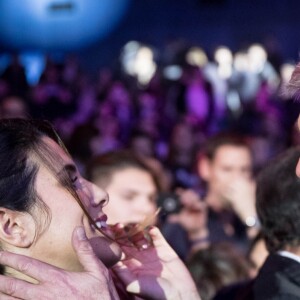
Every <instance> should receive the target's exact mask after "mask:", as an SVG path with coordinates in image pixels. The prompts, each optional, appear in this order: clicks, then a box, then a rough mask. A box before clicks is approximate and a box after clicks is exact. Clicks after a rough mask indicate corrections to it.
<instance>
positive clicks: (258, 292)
mask: <svg viewBox="0 0 300 300" xmlns="http://www.w3.org/2000/svg"><path fill="white" fill-rule="evenodd" d="M253 293H254V299H270V300H271V299H272V300H273V299H274V300H275V299H278V300H279V299H291V300H293V299H295V300H296V299H297V300H300V265H299V262H297V261H295V260H293V259H291V258H288V257H283V256H281V255H278V254H271V255H269V256H268V258H267V259H266V261H265V263H264V264H263V266H262V268H261V270H260V272H259V274H258V276H257V277H256V279H255V280H254V284H253Z"/></svg>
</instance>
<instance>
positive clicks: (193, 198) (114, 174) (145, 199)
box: [87, 151, 207, 259]
mask: <svg viewBox="0 0 300 300" xmlns="http://www.w3.org/2000/svg"><path fill="white" fill-rule="evenodd" d="M152 167H153V162H152V160H150V161H149V160H148V159H147V158H145V157H137V156H134V155H133V154H132V153H129V152H127V151H113V152H109V153H106V154H103V155H99V156H96V157H95V158H93V159H92V160H91V162H90V163H89V164H88V167H87V178H88V179H89V180H91V181H92V182H93V183H94V184H96V185H97V186H99V187H101V188H102V189H104V190H106V191H107V193H108V194H109V197H110V201H109V203H108V204H107V205H106V206H105V207H104V208H103V209H104V212H105V213H106V214H107V215H108V216H109V220H110V222H111V223H112V224H115V223H119V222H120V223H123V224H138V223H142V222H143V221H144V220H145V219H147V220H148V222H150V224H155V223H156V224H157V221H158V219H157V218H156V217H157V216H156V211H157V209H158V203H157V198H159V199H160V198H162V197H165V195H169V196H170V197H171V196H173V198H172V199H171V200H174V201H178V203H173V204H174V205H177V204H178V205H179V206H180V208H181V209H180V211H176V213H173V214H168V215H167V216H162V217H166V218H164V219H165V220H164V222H161V223H158V224H159V225H160V228H161V230H162V233H163V234H164V236H165V237H166V239H167V241H168V242H169V243H170V245H171V246H172V247H173V248H174V249H175V251H176V252H177V253H178V255H179V256H180V257H181V258H182V259H185V258H186V257H187V256H188V255H189V253H190V251H192V250H194V249H193V248H194V244H195V245H196V244H197V243H194V240H199V239H201V238H203V237H206V235H207V229H206V208H205V205H204V204H203V202H202V201H200V199H199V196H198V195H197V194H196V193H195V192H194V191H192V190H183V189H181V190H177V195H175V194H170V193H160V191H161V182H160V180H159V178H160V177H158V176H156V173H154V172H153V169H152ZM175 197H176V198H175ZM204 245H205V246H206V243H203V245H201V246H204ZM198 246H199V245H197V247H198Z"/></svg>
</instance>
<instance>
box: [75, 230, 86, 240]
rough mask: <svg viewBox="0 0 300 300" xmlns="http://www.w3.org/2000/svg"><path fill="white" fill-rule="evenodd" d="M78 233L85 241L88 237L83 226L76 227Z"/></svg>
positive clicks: (79, 237) (80, 238)
mask: <svg viewBox="0 0 300 300" xmlns="http://www.w3.org/2000/svg"><path fill="white" fill-rule="evenodd" d="M76 234H77V237H78V239H79V240H80V241H84V240H86V239H87V237H86V234H85V231H84V229H83V227H77V228H76Z"/></svg>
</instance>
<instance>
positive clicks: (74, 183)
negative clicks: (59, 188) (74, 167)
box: [71, 176, 78, 186]
mask: <svg viewBox="0 0 300 300" xmlns="http://www.w3.org/2000/svg"><path fill="white" fill-rule="evenodd" d="M77 180H78V176H71V182H72V184H73V185H74V186H75V185H76V182H77Z"/></svg>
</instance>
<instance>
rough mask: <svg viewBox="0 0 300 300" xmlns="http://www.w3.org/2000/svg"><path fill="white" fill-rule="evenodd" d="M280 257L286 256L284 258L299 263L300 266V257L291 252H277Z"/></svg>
mask: <svg viewBox="0 0 300 300" xmlns="http://www.w3.org/2000/svg"><path fill="white" fill-rule="evenodd" d="M277 253H278V254H279V255H281V256H284V257H288V258H290V259H292V260H294V261H296V262H298V263H299V264H300V256H298V255H296V254H294V253H292V252H289V251H278V252H277Z"/></svg>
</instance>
